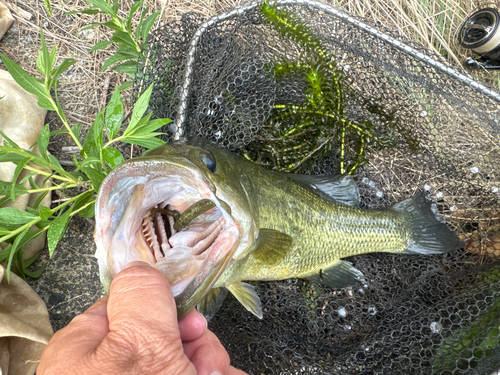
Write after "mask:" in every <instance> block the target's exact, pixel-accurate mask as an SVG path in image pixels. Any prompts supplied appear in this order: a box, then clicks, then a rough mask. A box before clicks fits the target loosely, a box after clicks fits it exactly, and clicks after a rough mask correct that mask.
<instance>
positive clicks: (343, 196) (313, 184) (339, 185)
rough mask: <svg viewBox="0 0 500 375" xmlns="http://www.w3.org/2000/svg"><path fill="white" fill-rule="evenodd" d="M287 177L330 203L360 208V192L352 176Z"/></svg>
mask: <svg viewBox="0 0 500 375" xmlns="http://www.w3.org/2000/svg"><path fill="white" fill-rule="evenodd" d="M287 176H288V177H289V178H290V179H292V180H293V181H295V182H296V183H298V184H299V185H302V186H303V187H305V188H307V189H310V190H313V191H315V192H316V193H317V194H319V195H321V196H322V197H323V198H325V199H327V200H329V201H330V202H336V203H343V204H347V205H348V206H354V207H357V206H359V201H360V198H359V190H358V186H357V185H356V181H354V177H352V176H351V175H340V176H337V175H336V176H333V175H321V176H310V175H303V174H293V173H289V174H287Z"/></svg>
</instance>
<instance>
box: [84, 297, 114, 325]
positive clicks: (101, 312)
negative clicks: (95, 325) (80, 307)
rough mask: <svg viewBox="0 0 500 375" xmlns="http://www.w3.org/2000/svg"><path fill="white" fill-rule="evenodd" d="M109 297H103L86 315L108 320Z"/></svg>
mask: <svg viewBox="0 0 500 375" xmlns="http://www.w3.org/2000/svg"><path fill="white" fill-rule="evenodd" d="M108 298H109V297H108V296H104V297H102V298H101V299H100V300H99V301H97V302H96V303H94V304H93V305H92V306H90V307H89V308H88V309H87V311H85V312H84V314H87V315H96V316H98V317H106V320H107V319H108V313H107V305H108Z"/></svg>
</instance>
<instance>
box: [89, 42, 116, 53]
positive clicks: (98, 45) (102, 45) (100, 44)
mask: <svg viewBox="0 0 500 375" xmlns="http://www.w3.org/2000/svg"><path fill="white" fill-rule="evenodd" d="M110 44H113V42H111V41H109V40H101V41H100V42H98V43H96V45H95V46H94V47H92V48H91V49H90V50H89V52H88V53H89V54H90V53H92V52H94V51H100V50H102V49H105V48H107V47H108V46H109V45H110Z"/></svg>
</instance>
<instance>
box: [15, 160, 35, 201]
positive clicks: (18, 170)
mask: <svg viewBox="0 0 500 375" xmlns="http://www.w3.org/2000/svg"><path fill="white" fill-rule="evenodd" d="M31 159H32V158H31V157H28V158H24V159H23V160H21V161H20V162H19V163H18V164H17V165H16V170H15V171H14V176H13V178H12V181H13V183H12V186H11V190H10V199H12V201H13V202H15V201H16V185H17V184H15V183H14V182H15V181H17V179H18V177H19V174H20V173H21V171H22V170H23V169H24V167H25V166H26V164H28V162H29V161H30V160H31Z"/></svg>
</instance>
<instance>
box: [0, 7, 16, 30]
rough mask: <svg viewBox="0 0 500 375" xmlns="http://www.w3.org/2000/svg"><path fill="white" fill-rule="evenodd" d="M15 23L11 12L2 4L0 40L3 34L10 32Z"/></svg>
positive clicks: (0, 9) (0, 11) (0, 10)
mask: <svg viewBox="0 0 500 375" xmlns="http://www.w3.org/2000/svg"><path fill="white" fill-rule="evenodd" d="M13 23H14V17H12V14H10V10H9V9H7V7H6V6H5V5H3V4H2V3H0V39H2V36H3V34H5V33H6V32H7V30H9V27H11V25H12V24H13Z"/></svg>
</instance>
